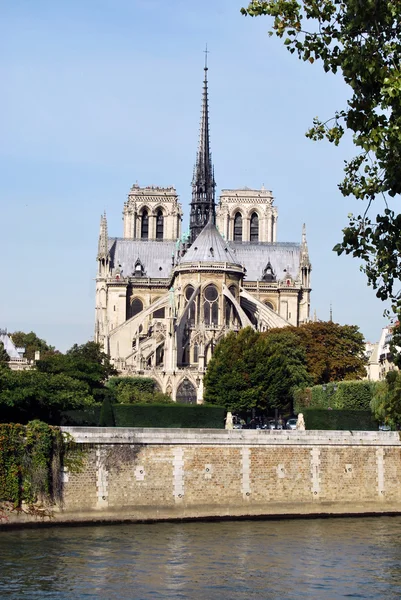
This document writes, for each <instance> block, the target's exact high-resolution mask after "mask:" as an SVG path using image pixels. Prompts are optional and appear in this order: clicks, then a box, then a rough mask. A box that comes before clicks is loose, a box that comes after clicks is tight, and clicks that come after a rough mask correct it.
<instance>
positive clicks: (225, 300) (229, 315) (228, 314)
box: [224, 298, 231, 325]
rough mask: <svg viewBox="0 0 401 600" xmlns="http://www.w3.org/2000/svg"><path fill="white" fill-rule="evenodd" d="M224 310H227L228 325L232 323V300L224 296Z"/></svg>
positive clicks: (226, 319)
mask: <svg viewBox="0 0 401 600" xmlns="http://www.w3.org/2000/svg"><path fill="white" fill-rule="evenodd" d="M224 312H225V321H226V325H230V321H231V302H230V301H229V300H228V299H227V298H224Z"/></svg>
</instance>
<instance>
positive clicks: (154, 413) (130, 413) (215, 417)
mask: <svg viewBox="0 0 401 600" xmlns="http://www.w3.org/2000/svg"><path fill="white" fill-rule="evenodd" d="M225 413H226V411H225V408H224V407H222V406H208V405H204V404H197V405H188V404H176V403H174V404H115V405H114V417H115V421H116V426H117V427H166V428H186V427H188V428H196V429H200V428H203V429H224V417H225Z"/></svg>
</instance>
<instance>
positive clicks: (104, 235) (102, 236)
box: [97, 211, 109, 259]
mask: <svg viewBox="0 0 401 600" xmlns="http://www.w3.org/2000/svg"><path fill="white" fill-rule="evenodd" d="M108 253H109V247H108V232H107V218H106V211H105V212H104V214H103V215H102V216H101V217H100V232H99V244H98V250H97V257H98V259H101V258H106V257H107V256H108Z"/></svg>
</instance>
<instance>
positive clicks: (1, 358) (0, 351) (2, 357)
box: [0, 342, 10, 364]
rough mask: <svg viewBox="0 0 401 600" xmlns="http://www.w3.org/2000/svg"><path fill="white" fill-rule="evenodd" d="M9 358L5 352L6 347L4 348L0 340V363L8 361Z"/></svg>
mask: <svg viewBox="0 0 401 600" xmlns="http://www.w3.org/2000/svg"><path fill="white" fill-rule="evenodd" d="M9 360H10V357H9V356H8V353H7V351H6V349H5V348H4V344H3V342H0V364H1V363H3V364H4V363H8V362H9Z"/></svg>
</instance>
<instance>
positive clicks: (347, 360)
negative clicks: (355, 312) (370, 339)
mask: <svg viewBox="0 0 401 600" xmlns="http://www.w3.org/2000/svg"><path fill="white" fill-rule="evenodd" d="M288 331H291V332H292V334H293V335H294V336H295V337H296V338H297V341H298V343H299V344H300V345H301V347H302V349H303V351H304V353H305V358H306V366H307V370H308V373H309V375H310V376H311V378H312V380H313V383H314V384H315V385H316V384H324V383H329V382H330V381H343V380H344V379H361V378H363V377H365V376H366V368H365V365H366V358H365V354H364V351H365V343H364V338H363V335H362V333H360V331H359V329H358V327H357V326H356V325H339V324H338V323H333V322H332V321H327V322H319V321H318V322H315V323H305V324H303V325H300V326H299V327H284V328H283V329H270V330H269V331H267V332H266V333H264V335H266V336H267V337H269V336H272V335H274V337H275V338H276V339H280V337H281V336H282V337H283V338H286V336H287V333H288Z"/></svg>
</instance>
